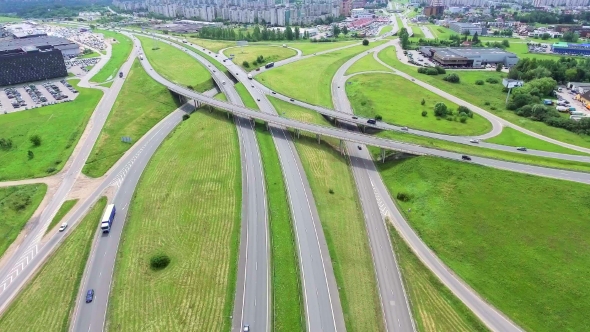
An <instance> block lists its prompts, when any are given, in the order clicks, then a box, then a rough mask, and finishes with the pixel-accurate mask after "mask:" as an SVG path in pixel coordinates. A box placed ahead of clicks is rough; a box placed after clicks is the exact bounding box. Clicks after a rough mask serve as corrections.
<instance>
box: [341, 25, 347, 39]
mask: <svg viewBox="0 0 590 332" xmlns="http://www.w3.org/2000/svg"><path fill="white" fill-rule="evenodd" d="M342 33H343V34H344V35H345V36H346V35H348V27H347V26H346V25H345V26H343V27H342Z"/></svg>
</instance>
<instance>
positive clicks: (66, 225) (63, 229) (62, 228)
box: [59, 222, 68, 232]
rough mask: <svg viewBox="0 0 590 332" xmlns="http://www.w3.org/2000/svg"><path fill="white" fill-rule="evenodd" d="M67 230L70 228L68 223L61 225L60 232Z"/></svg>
mask: <svg viewBox="0 0 590 332" xmlns="http://www.w3.org/2000/svg"><path fill="white" fill-rule="evenodd" d="M66 228H68V223H67V222H64V223H63V224H61V226H59V231H60V232H63V231H65V230H66Z"/></svg>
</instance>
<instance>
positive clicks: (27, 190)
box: [0, 184, 47, 257]
mask: <svg viewBox="0 0 590 332" xmlns="http://www.w3.org/2000/svg"><path fill="white" fill-rule="evenodd" d="M46 192H47V185H45V184H29V185H22V186H13V187H0V239H2V241H0V257H2V255H4V252H5V251H6V249H8V247H10V245H11V244H12V242H14V240H15V239H16V238H17V237H18V235H19V234H20V232H21V230H22V229H23V227H25V225H26V223H27V222H28V221H29V219H30V218H31V216H32V215H33V213H34V212H35V210H37V207H38V206H39V204H41V201H42V200H43V197H44V196H45V193H46Z"/></svg>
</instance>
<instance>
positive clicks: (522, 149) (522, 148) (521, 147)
mask: <svg viewBox="0 0 590 332" xmlns="http://www.w3.org/2000/svg"><path fill="white" fill-rule="evenodd" d="M516 150H518V151H526V148H525V147H524V146H520V147H517V148H516Z"/></svg>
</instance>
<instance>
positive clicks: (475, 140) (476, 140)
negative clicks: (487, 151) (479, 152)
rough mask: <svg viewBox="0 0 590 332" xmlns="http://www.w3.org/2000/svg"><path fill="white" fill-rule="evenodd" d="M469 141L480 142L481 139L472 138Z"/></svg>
mask: <svg viewBox="0 0 590 332" xmlns="http://www.w3.org/2000/svg"><path fill="white" fill-rule="evenodd" d="M469 142H471V143H479V140H478V139H470V140H469Z"/></svg>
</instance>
